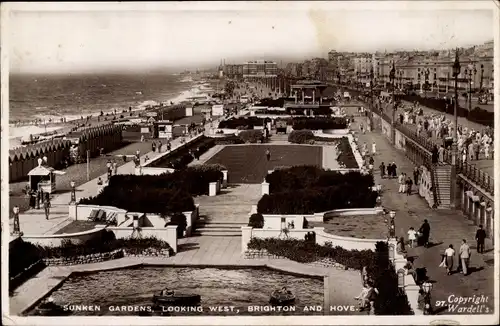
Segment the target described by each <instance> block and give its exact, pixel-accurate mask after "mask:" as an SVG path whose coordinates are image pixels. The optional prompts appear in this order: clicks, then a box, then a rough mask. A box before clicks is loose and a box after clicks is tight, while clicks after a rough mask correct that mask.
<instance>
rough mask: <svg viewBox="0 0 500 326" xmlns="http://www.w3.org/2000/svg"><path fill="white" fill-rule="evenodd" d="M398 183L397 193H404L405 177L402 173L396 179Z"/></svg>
mask: <svg viewBox="0 0 500 326" xmlns="http://www.w3.org/2000/svg"><path fill="white" fill-rule="evenodd" d="M398 183H399V191H398V192H399V193H404V192H405V176H404V174H403V173H401V174H400V175H399V178H398Z"/></svg>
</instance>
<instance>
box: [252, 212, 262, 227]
mask: <svg viewBox="0 0 500 326" xmlns="http://www.w3.org/2000/svg"><path fill="white" fill-rule="evenodd" d="M248 226H251V227H253V228H255V229H262V228H263V227H264V216H262V214H259V213H257V214H252V215H251V216H250V219H249V221H248Z"/></svg>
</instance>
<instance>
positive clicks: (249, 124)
mask: <svg viewBox="0 0 500 326" xmlns="http://www.w3.org/2000/svg"><path fill="white" fill-rule="evenodd" d="M263 125H264V119H263V118H258V117H238V118H231V119H228V120H223V121H221V122H219V129H223V128H227V129H238V127H244V129H253V127H255V126H263Z"/></svg>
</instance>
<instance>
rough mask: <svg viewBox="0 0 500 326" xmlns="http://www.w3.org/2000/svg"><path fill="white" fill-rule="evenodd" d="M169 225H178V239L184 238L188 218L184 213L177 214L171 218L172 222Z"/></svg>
mask: <svg viewBox="0 0 500 326" xmlns="http://www.w3.org/2000/svg"><path fill="white" fill-rule="evenodd" d="M167 225H177V237H178V238H182V237H183V236H184V231H185V230H186V227H187V219H186V216H185V215H184V214H182V213H176V214H174V215H172V216H171V217H170V222H169V223H167Z"/></svg>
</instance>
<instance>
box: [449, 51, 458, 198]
mask: <svg viewBox="0 0 500 326" xmlns="http://www.w3.org/2000/svg"><path fill="white" fill-rule="evenodd" d="M452 69H453V78H454V79H455V99H454V101H453V102H454V103H453V117H454V120H455V130H454V132H453V143H452V145H451V177H452V182H451V189H450V192H451V198H450V199H451V206H453V207H454V206H456V186H457V183H456V182H455V181H454V178H455V176H456V172H457V166H456V165H457V159H458V75H460V61H459V60H458V49H457V50H456V52H455V62H454V63H453V67H452Z"/></svg>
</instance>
